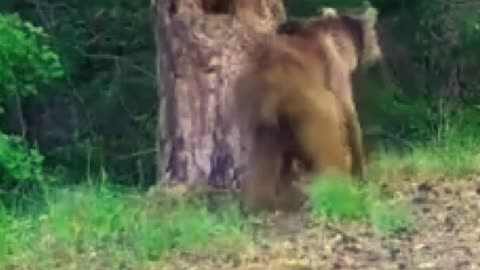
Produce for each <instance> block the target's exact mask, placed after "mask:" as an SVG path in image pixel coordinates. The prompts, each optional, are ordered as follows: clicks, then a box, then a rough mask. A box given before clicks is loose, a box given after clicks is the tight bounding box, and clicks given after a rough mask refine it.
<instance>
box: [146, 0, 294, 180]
mask: <svg viewBox="0 0 480 270" xmlns="http://www.w3.org/2000/svg"><path fill="white" fill-rule="evenodd" d="M219 1H226V0H219ZM206 2H208V3H212V2H213V1H202V0H156V4H155V8H156V19H157V20H156V31H155V35H156V41H157V50H158V55H157V59H156V61H157V70H158V73H157V77H158V94H159V97H160V104H159V106H160V108H159V135H158V144H157V146H158V149H159V152H158V159H157V164H158V168H159V169H158V177H159V180H160V181H162V182H163V183H165V182H166V183H171V182H183V183H187V184H199V185H206V184H208V185H211V186H215V187H221V188H232V187H234V186H236V184H237V183H238V182H237V180H238V179H239V177H240V176H241V174H242V171H243V168H244V165H245V161H246V160H245V153H246V151H248V149H249V147H250V146H249V145H248V143H247V142H244V141H241V140H240V137H239V127H238V121H236V120H235V116H234V115H233V114H232V113H231V109H232V107H233V106H232V101H233V100H232V97H233V95H232V91H233V85H234V83H235V80H236V79H237V76H238V75H239V73H240V72H241V70H242V67H244V66H245V63H246V56H248V53H249V51H250V49H252V48H253V46H254V44H255V41H256V40H258V39H259V38H261V37H262V36H264V35H268V34H269V33H272V32H273V31H274V29H275V27H276V26H277V24H278V23H279V22H280V21H282V20H284V19H285V11H284V7H283V3H282V1H281V0H237V1H235V2H236V3H235V6H234V7H232V6H229V7H227V6H226V5H224V4H223V3H225V2H217V3H222V5H217V6H215V7H207V6H206V5H205V3H206ZM231 2H234V1H231ZM202 3H203V4H204V5H203V6H202Z"/></svg>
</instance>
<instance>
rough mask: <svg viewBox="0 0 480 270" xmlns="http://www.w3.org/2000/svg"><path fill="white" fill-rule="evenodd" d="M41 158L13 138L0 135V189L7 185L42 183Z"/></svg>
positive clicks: (16, 138)
mask: <svg viewBox="0 0 480 270" xmlns="http://www.w3.org/2000/svg"><path fill="white" fill-rule="evenodd" d="M42 162H43V157H42V155H40V153H39V152H38V151H37V150H36V149H29V148H28V147H27V146H26V144H25V142H24V141H23V140H22V139H21V138H19V137H15V136H8V135H5V134H2V133H0V171H1V172H2V173H1V174H0V187H1V186H2V185H3V186H4V185H8V184H9V183H10V184H12V183H20V182H42V181H44V180H45V175H44V173H43V169H42Z"/></svg>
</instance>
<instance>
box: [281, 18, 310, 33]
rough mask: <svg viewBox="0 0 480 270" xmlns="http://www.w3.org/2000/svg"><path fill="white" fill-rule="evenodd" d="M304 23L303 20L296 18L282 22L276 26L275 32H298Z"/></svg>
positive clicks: (301, 29)
mask: <svg viewBox="0 0 480 270" xmlns="http://www.w3.org/2000/svg"><path fill="white" fill-rule="evenodd" d="M304 24H305V23H304V22H301V21H298V20H296V21H287V22H284V23H282V24H280V25H279V26H278V27H277V34H288V35H292V34H298V33H300V32H302V31H303V29H304V28H305V27H304Z"/></svg>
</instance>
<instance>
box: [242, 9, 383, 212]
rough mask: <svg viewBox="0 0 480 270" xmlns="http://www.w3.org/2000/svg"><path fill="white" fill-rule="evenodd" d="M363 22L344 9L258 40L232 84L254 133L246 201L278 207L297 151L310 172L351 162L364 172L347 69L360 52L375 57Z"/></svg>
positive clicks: (336, 168)
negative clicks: (236, 80)
mask: <svg viewBox="0 0 480 270" xmlns="http://www.w3.org/2000/svg"><path fill="white" fill-rule="evenodd" d="M366 25H367V23H366V22H365V21H363V20H361V19H356V18H352V17H350V16H345V15H342V16H340V15H329V16H324V17H322V18H319V19H316V20H311V21H307V22H293V23H292V22H290V23H286V24H284V25H282V26H281V27H279V31H278V33H279V34H278V35H276V36H273V37H271V38H270V39H268V40H265V41H264V42H262V43H261V44H259V46H258V48H256V53H255V55H254V56H253V59H252V62H251V65H250V66H249V68H248V69H247V71H246V72H245V73H244V74H243V75H242V76H241V77H240V79H239V80H238V84H237V89H236V91H235V92H236V94H237V96H236V101H237V106H238V109H239V116H240V120H241V121H242V123H241V124H242V127H243V130H244V131H245V132H247V135H248V134H253V138H252V139H253V145H254V146H253V149H252V153H251V156H250V160H249V161H250V166H251V167H250V168H249V174H248V175H247V177H246V179H245V182H244V188H243V194H244V195H245V197H244V200H245V202H246V203H249V204H251V206H254V207H257V208H268V209H275V208H277V207H278V206H279V205H278V204H279V201H278V199H279V196H281V194H282V193H285V190H288V189H289V188H290V187H291V182H292V176H291V174H292V170H291V169H292V161H293V159H295V158H296V159H299V160H300V161H301V162H302V163H303V165H304V166H305V168H306V169H307V170H308V171H309V172H312V173H318V172H325V171H329V170H334V171H342V172H350V171H351V170H352V167H353V170H354V173H355V174H357V175H359V176H361V174H362V171H363V161H362V158H363V157H362V155H363V153H362V144H361V140H360V127H359V125H358V120H357V116H356V111H355V107H354V104H353V98H352V96H351V94H352V93H351V80H350V75H351V73H352V72H353V71H354V70H355V69H356V67H357V65H358V63H359V62H360V61H364V60H366V58H365V57H369V59H368V60H369V61H370V60H372V59H373V58H374V55H373V54H372V55H367V54H366V53H365V52H366V51H367V43H368V42H366V41H367V40H366V39H368V38H369V36H367V34H366V32H365V30H366V29H367V28H366ZM369 25H370V26H371V24H369ZM375 42H376V41H375ZM375 44H376V43H375ZM368 46H371V45H370V44H369V45H368ZM377 48H378V47H377ZM368 50H369V49H368ZM372 52H373V51H372ZM365 62H368V61H365ZM349 147H350V148H351V149H349ZM352 163H353V164H352Z"/></svg>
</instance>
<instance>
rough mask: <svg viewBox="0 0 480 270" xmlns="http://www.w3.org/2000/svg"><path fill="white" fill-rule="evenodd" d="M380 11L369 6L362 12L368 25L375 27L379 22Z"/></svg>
mask: <svg viewBox="0 0 480 270" xmlns="http://www.w3.org/2000/svg"><path fill="white" fill-rule="evenodd" d="M377 17H378V11H377V9H375V8H374V7H368V8H367V9H366V10H365V12H364V13H363V14H362V18H363V20H364V22H365V24H366V25H367V26H368V27H374V26H375V24H376V23H377Z"/></svg>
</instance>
